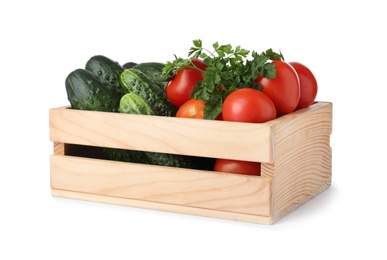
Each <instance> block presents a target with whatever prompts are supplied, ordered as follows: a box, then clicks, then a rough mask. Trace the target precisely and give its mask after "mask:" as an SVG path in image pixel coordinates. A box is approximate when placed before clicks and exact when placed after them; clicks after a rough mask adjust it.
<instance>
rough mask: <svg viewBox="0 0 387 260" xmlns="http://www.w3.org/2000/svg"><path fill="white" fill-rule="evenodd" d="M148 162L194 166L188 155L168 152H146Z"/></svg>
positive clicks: (160, 164) (174, 165) (183, 166)
mask: <svg viewBox="0 0 387 260" xmlns="http://www.w3.org/2000/svg"><path fill="white" fill-rule="evenodd" d="M145 155H146V156H147V158H148V160H149V163H150V164H153V165H159V166H168V167H180V168H195V167H194V163H193V160H192V159H191V158H190V157H189V156H184V155H179V154H168V153H155V152H146V153H145Z"/></svg>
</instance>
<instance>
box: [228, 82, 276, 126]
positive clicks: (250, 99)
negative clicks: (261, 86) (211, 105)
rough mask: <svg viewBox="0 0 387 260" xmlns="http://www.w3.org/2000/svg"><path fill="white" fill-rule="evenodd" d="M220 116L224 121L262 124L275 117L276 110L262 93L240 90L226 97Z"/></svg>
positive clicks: (252, 90)
mask: <svg viewBox="0 0 387 260" xmlns="http://www.w3.org/2000/svg"><path fill="white" fill-rule="evenodd" d="M222 116H223V120H224V121H237V122H249V123H264V122H266V121H269V120H272V119H274V118H275V117H276V108H275V106H274V103H273V102H272V101H271V99H270V98H269V97H268V96H266V95H265V94H264V93H263V92H261V91H259V90H257V89H253V88H242V89H238V90H235V91H234V92H232V93H231V94H230V95H228V96H227V97H226V99H225V100H224V103H223V108H222Z"/></svg>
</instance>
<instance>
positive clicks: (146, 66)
mask: <svg viewBox="0 0 387 260" xmlns="http://www.w3.org/2000/svg"><path fill="white" fill-rule="evenodd" d="M164 66H165V64H164V63H161V62H142V63H139V64H137V65H135V66H133V69H137V70H139V71H141V72H142V73H144V74H145V75H146V76H147V77H148V78H149V79H150V80H153V81H155V82H164V81H165V79H164V76H163V68H164Z"/></svg>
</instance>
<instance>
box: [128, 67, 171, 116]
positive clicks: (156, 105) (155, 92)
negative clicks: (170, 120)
mask: <svg viewBox="0 0 387 260" xmlns="http://www.w3.org/2000/svg"><path fill="white" fill-rule="evenodd" d="M121 84H122V85H123V86H124V87H125V88H126V90H127V92H131V93H135V94H138V95H140V96H141V97H142V98H143V99H145V100H146V101H147V102H148V104H149V106H150V107H151V108H152V110H153V111H154V112H155V113H156V115H158V116H175V115H176V112H177V109H176V108H175V107H174V106H173V105H172V104H171V103H170V102H169V101H168V100H167V97H166V94H165V90H164V89H163V88H162V87H160V86H159V85H157V84H156V83H155V82H154V81H152V80H150V79H149V78H148V77H147V76H146V75H145V74H144V73H142V72H141V71H139V70H137V69H134V68H131V69H126V70H124V72H123V73H122V74H121Z"/></svg>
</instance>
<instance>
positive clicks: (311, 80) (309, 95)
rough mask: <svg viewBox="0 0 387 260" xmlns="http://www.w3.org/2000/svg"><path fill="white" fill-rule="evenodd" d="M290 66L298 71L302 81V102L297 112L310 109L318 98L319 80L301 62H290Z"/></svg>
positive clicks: (299, 102)
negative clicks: (306, 108)
mask: <svg viewBox="0 0 387 260" xmlns="http://www.w3.org/2000/svg"><path fill="white" fill-rule="evenodd" d="M289 64H290V65H291V66H292V67H293V68H294V69H295V70H296V72H297V75H298V78H299V80H300V100H299V101H298V105H297V107H296V110H297V109H301V108H305V107H308V106H310V105H311V104H312V103H313V102H314V100H315V98H316V96H317V91H318V85H317V80H316V78H315V77H314V75H313V73H312V71H310V69H309V68H308V67H307V66H305V65H304V64H302V63H299V62H289Z"/></svg>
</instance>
